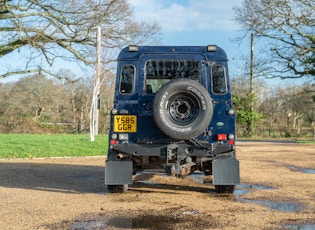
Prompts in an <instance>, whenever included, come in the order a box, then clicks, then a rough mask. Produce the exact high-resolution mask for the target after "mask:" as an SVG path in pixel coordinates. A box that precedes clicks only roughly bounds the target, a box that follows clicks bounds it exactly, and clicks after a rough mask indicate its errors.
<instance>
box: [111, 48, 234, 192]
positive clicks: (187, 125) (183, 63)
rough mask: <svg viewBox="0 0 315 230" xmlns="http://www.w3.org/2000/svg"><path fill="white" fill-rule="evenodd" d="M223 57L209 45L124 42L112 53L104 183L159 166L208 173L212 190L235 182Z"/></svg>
mask: <svg viewBox="0 0 315 230" xmlns="http://www.w3.org/2000/svg"><path fill="white" fill-rule="evenodd" d="M227 62H228V60H227V56H226V54H225V52H224V50H223V49H221V48H220V47H218V46H215V45H209V46H129V47H126V48H124V49H123V50H122V51H121V52H120V54H119V56H118V66H117V79H116V85H115V86H116V88H115V89H116V90H115V95H114V106H113V109H112V111H111V122H110V130H109V147H108V157H107V160H106V167H105V184H106V185H107V186H108V190H109V192H125V191H127V189H128V184H132V175H134V174H135V173H136V172H138V171H142V170H145V169H155V168H159V169H161V168H164V169H165V170H166V172H167V173H168V174H172V175H177V176H185V175H189V174H191V173H193V172H194V171H195V170H199V171H202V172H204V173H205V174H206V175H212V183H213V184H214V185H215V190H216V192H218V193H232V192H233V190H234V187H235V185H236V184H238V183H239V181H240V176H239V162H238V160H237V159H236V153H235V112H234V110H233V108H232V102H231V90H230V83H229V74H228V64H227Z"/></svg>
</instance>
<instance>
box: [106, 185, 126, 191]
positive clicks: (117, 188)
mask: <svg viewBox="0 0 315 230" xmlns="http://www.w3.org/2000/svg"><path fill="white" fill-rule="evenodd" d="M107 188H108V191H109V192H110V193H124V192H127V190H128V185H127V184H120V185H107Z"/></svg>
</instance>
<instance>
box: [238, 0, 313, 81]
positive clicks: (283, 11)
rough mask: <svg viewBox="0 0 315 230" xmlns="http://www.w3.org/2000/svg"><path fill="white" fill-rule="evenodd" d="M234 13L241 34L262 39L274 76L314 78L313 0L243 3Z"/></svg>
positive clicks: (247, 1) (249, 0)
mask: <svg viewBox="0 0 315 230" xmlns="http://www.w3.org/2000/svg"><path fill="white" fill-rule="evenodd" d="M234 11H235V14H236V16H235V21H237V22H238V23H239V24H241V25H242V26H243V28H244V30H245V33H247V32H248V31H253V32H255V34H256V35H258V36H260V37H263V38H265V39H266V42H267V43H268V46H269V50H268V49H265V50H266V53H265V55H267V56H269V58H270V63H269V65H270V66H273V69H274V70H275V72H273V74H274V75H275V76H281V77H282V78H287V77H303V76H315V65H314V62H315V4H314V0H257V1H252V0H244V1H243V5H242V6H240V7H236V8H234ZM266 48H267V47H266Z"/></svg>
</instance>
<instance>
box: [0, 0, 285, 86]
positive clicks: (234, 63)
mask: <svg viewBox="0 0 315 230" xmlns="http://www.w3.org/2000/svg"><path fill="white" fill-rule="evenodd" d="M127 1H128V2H129V4H130V5H131V6H132V8H133V9H134V17H135V19H136V20H138V21H146V22H149V23H153V22H155V21H156V22H157V23H158V24H159V26H160V28H161V45H197V46H198V45H212V44H214V45H218V46H220V47H221V48H223V49H224V50H225V52H226V53H227V56H228V59H229V67H230V68H229V70H230V75H231V76H235V75H238V74H239V73H240V72H242V71H240V63H241V62H240V61H239V60H240V58H241V57H242V56H245V57H249V56H250V39H249V37H248V38H245V39H244V40H243V41H242V43H239V42H236V38H238V37H240V36H242V35H243V34H244V31H241V27H240V25H239V24H237V23H236V22H235V21H234V20H233V17H234V12H233V7H237V6H241V4H242V1H243V0H221V1H215V0H127ZM259 47H263V44H262V43H261V42H259V41H257V42H256V41H255V52H257V53H259V52H261V50H259V49H261V48H259ZM242 64H243V63H242ZM243 65H244V64H243ZM242 68H244V67H243V66H242ZM71 71H72V70H71ZM11 79H12V78H11ZM4 81H5V79H2V80H1V79H0V82H4ZM266 81H267V84H268V85H270V86H277V85H278V84H283V83H284V81H281V80H279V79H273V80H266ZM286 82H288V81H286Z"/></svg>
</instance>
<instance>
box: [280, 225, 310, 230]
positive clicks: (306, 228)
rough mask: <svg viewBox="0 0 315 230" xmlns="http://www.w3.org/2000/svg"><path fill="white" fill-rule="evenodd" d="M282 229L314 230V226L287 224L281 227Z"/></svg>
mask: <svg viewBox="0 0 315 230" xmlns="http://www.w3.org/2000/svg"><path fill="white" fill-rule="evenodd" d="M283 227H284V229H294V230H314V229H315V224H301V225H297V224H288V225H284V226H283Z"/></svg>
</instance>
